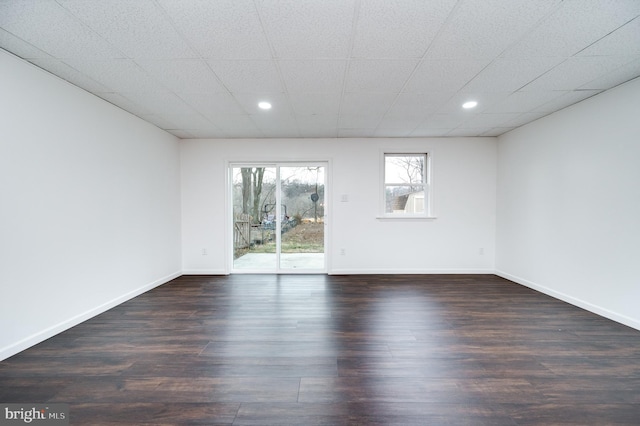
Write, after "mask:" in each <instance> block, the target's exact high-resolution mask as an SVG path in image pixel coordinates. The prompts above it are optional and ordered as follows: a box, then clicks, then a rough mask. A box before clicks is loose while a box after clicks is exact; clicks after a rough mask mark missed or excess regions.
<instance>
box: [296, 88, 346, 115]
mask: <svg viewBox="0 0 640 426" xmlns="http://www.w3.org/2000/svg"><path fill="white" fill-rule="evenodd" d="M289 100H290V101H291V108H292V109H293V112H294V113H296V114H303V115H311V114H338V112H339V111H340V93H293V94H290V95H289Z"/></svg>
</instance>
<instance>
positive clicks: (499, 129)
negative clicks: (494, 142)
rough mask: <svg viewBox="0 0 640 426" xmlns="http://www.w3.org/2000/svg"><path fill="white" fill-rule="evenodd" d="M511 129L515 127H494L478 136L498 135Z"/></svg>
mask: <svg viewBox="0 0 640 426" xmlns="http://www.w3.org/2000/svg"><path fill="white" fill-rule="evenodd" d="M513 129H515V127H494V128H493V129H491V130H487V131H486V132H484V133H481V134H480V136H493V137H495V136H500V135H503V134H505V133H507V132H510V131H511V130H513Z"/></svg>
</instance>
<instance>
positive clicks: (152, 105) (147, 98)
mask: <svg viewBox="0 0 640 426" xmlns="http://www.w3.org/2000/svg"><path fill="white" fill-rule="evenodd" d="M122 95H123V96H125V97H127V98H129V99H135V100H136V103H137V104H139V105H140V106H141V107H143V108H146V109H148V110H149V111H151V112H152V113H153V114H157V115H162V116H166V117H169V116H170V115H189V114H194V113H195V111H194V110H193V108H191V107H190V106H189V105H187V104H186V103H185V102H184V101H183V100H182V99H180V98H179V97H178V96H176V95H175V94H174V93H171V92H144V93H139V92H134V93H126V92H125V93H122Z"/></svg>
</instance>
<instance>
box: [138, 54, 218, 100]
mask: <svg viewBox="0 0 640 426" xmlns="http://www.w3.org/2000/svg"><path fill="white" fill-rule="evenodd" d="M136 63H137V64H138V65H139V66H140V68H142V69H143V70H144V71H145V72H146V73H147V74H149V76H151V77H153V78H154V79H155V80H156V81H158V82H159V83H160V84H162V85H163V86H164V87H166V88H167V89H168V90H171V91H174V92H178V93H205V94H213V93H222V92H226V89H225V88H224V87H223V86H222V85H221V84H220V83H219V82H218V78H217V76H216V75H215V73H214V72H213V71H212V70H211V68H210V67H209V65H208V64H206V63H205V62H204V61H203V60H201V59H177V60H166V59H165V60H144V59H140V60H136Z"/></svg>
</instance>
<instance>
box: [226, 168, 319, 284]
mask: <svg viewBox="0 0 640 426" xmlns="http://www.w3.org/2000/svg"><path fill="white" fill-rule="evenodd" d="M318 166H321V167H324V169H325V172H324V176H325V178H324V216H323V218H324V267H323V268H322V269H299V268H281V266H280V255H281V245H282V244H281V243H282V241H281V239H282V232H281V230H282V223H281V221H280V220H279V219H277V220H276V221H275V222H276V230H275V233H276V263H275V265H274V268H273V269H236V268H234V258H233V256H234V247H233V244H234V235H233V232H234V214H233V176H232V175H233V169H234V168H241V167H252V168H253V167H273V168H275V169H276V198H277V197H281V190H282V188H281V178H280V168H281V167H318ZM225 176H226V178H225V187H226V191H225V211H226V223H227V226H226V227H225V228H226V230H227V232H226V237H225V253H226V262H225V271H226V273H227V274H328V273H329V272H328V271H330V258H331V256H330V253H331V250H330V238H329V237H330V235H331V220H330V217H331V202H330V200H331V197H330V191H331V162H330V160H299V161H264V160H261V161H249V160H243V161H232V160H226V161H225ZM275 204H276V214H275V217H276V218H281V217H282V207H281V203H280V202H277V201H276V203H275Z"/></svg>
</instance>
